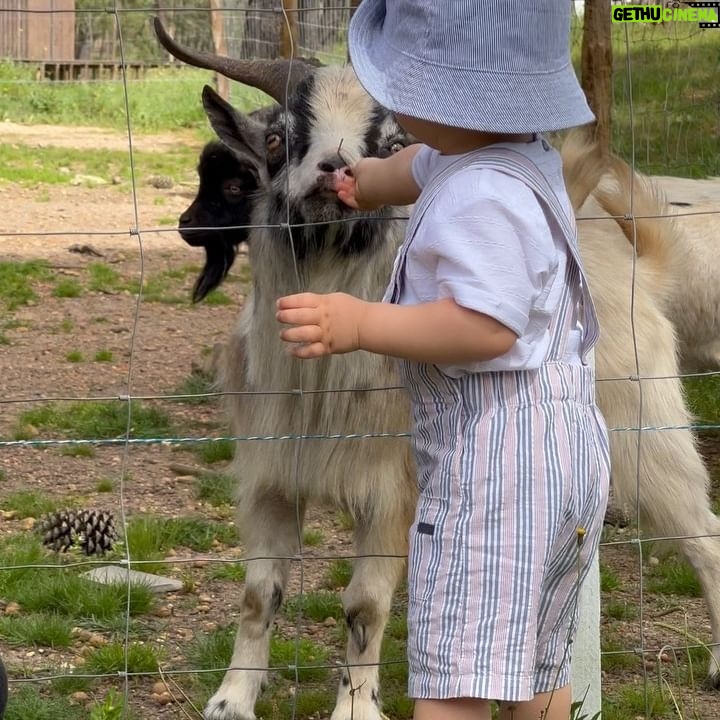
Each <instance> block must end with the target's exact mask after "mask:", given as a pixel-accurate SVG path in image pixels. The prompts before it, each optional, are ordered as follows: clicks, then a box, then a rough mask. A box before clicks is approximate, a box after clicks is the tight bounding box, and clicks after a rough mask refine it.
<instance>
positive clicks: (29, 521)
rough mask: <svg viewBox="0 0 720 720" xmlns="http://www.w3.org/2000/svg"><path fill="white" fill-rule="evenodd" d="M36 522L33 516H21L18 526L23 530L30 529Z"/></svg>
mask: <svg viewBox="0 0 720 720" xmlns="http://www.w3.org/2000/svg"><path fill="white" fill-rule="evenodd" d="M36 522H37V521H36V520H35V518H34V517H26V518H23V520H22V522H21V523H20V527H21V528H22V529H23V530H32V529H33V528H34V527H35V523H36Z"/></svg>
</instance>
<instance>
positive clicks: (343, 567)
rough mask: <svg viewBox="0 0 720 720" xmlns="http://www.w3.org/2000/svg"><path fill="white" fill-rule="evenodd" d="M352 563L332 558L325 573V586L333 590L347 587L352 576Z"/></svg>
mask: <svg viewBox="0 0 720 720" xmlns="http://www.w3.org/2000/svg"><path fill="white" fill-rule="evenodd" d="M352 571H353V567H352V563H351V562H350V561H349V560H333V562H332V563H330V565H329V566H328V569H327V571H326V573H325V585H326V587H328V588H330V589H331V590H334V589H336V588H342V587H347V586H348V584H349V583H350V578H351V577H352Z"/></svg>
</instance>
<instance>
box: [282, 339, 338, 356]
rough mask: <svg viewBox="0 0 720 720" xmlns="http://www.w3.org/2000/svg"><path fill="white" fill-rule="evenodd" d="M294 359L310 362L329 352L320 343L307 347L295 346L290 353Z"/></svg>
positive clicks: (310, 344)
mask: <svg viewBox="0 0 720 720" xmlns="http://www.w3.org/2000/svg"><path fill="white" fill-rule="evenodd" d="M290 352H291V353H292V354H293V355H294V356H295V357H296V358H300V359H301V360H312V359H313V358H319V357H323V356H325V355H329V354H330V350H329V349H328V348H327V346H326V345H324V344H323V343H321V342H316V343H309V344H307V345H296V346H295V347H293V348H292V350H291V351H290Z"/></svg>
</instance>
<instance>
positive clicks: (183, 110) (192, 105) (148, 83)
mask: <svg viewBox="0 0 720 720" xmlns="http://www.w3.org/2000/svg"><path fill="white" fill-rule="evenodd" d="M156 44H157V43H156V42H155V40H154V39H152V38H150V37H148V38H147V41H146V46H147V47H154V46H155V45H156ZM32 80H34V69H33V68H30V67H24V66H20V65H14V64H12V63H9V62H0V98H2V100H0V120H9V121H11V122H19V123H32V124H36V123H50V124H54V125H94V126H100V127H110V128H115V129H116V130H120V131H126V130H127V119H126V112H125V96H124V91H123V85H122V83H121V82H119V81H110V80H108V81H99V82H92V83H67V84H66V83H44V82H40V83H38V82H30V81H32ZM23 81H24V82H23ZM207 83H210V84H212V73H210V72H207V71H204V70H196V69H194V68H188V67H186V66H176V67H174V68H172V67H167V68H158V69H153V70H148V71H147V73H146V75H145V76H144V78H142V79H132V78H131V79H129V80H128V100H129V105H130V116H131V119H132V128H133V131H134V132H142V133H150V132H157V131H160V130H180V129H184V128H202V129H203V130H204V135H206V134H208V130H207V120H206V118H205V115H204V113H203V109H202V105H201V103H200V95H201V91H202V87H203V85H205V84H207ZM192 98H196V99H197V102H190V99H192ZM232 101H233V104H234V105H235V106H236V107H239V108H242V109H246V110H247V109H253V108H255V107H259V106H260V105H262V104H265V103H267V97H266V96H265V95H263V94H262V93H261V92H259V91H257V90H253V89H249V88H248V89H241V88H237V87H236V88H233V98H232ZM200 137H203V135H201V136H200ZM190 167H192V166H190Z"/></svg>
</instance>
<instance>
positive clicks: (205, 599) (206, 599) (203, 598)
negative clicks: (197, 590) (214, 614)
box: [198, 595, 212, 605]
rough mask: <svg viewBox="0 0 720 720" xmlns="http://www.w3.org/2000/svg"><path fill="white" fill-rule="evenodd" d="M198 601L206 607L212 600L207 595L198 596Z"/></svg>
mask: <svg viewBox="0 0 720 720" xmlns="http://www.w3.org/2000/svg"><path fill="white" fill-rule="evenodd" d="M198 600H199V601H200V602H201V603H203V604H204V605H208V604H210V603H211V602H212V598H211V597H210V596H209V595H198Z"/></svg>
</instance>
